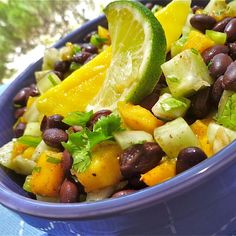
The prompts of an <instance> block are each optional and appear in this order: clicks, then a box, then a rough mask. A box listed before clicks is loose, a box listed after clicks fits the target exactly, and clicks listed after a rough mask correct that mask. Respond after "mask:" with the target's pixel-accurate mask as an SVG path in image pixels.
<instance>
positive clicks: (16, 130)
mask: <svg viewBox="0 0 236 236" xmlns="http://www.w3.org/2000/svg"><path fill="white" fill-rule="evenodd" d="M25 127H26V124H25V123H23V122H19V123H18V124H17V125H16V127H15V128H14V135H15V137H16V138H19V137H21V136H22V135H23V134H24V131H25Z"/></svg>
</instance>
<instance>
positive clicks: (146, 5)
mask: <svg viewBox="0 0 236 236" xmlns="http://www.w3.org/2000/svg"><path fill="white" fill-rule="evenodd" d="M145 7H146V8H148V9H149V10H152V8H153V4H152V3H151V2H148V3H146V4H145Z"/></svg>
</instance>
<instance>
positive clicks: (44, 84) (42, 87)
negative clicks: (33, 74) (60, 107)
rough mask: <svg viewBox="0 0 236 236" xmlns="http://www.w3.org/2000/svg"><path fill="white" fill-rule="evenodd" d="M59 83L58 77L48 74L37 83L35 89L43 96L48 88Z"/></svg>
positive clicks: (51, 73)
mask: <svg viewBox="0 0 236 236" xmlns="http://www.w3.org/2000/svg"><path fill="white" fill-rule="evenodd" d="M60 83H61V80H60V79H59V77H58V76H57V75H56V74H55V73H53V72H50V73H48V74H46V75H45V76H44V77H43V78H42V79H41V80H39V81H38V83H37V88H38V90H39V92H40V93H41V94H43V93H45V92H46V91H47V90H49V89H50V88H52V87H54V86H56V85H58V84H60Z"/></svg>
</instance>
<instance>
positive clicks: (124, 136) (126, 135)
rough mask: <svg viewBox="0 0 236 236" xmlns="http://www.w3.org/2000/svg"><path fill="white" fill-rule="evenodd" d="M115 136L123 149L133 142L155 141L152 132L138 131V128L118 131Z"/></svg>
mask: <svg viewBox="0 0 236 236" xmlns="http://www.w3.org/2000/svg"><path fill="white" fill-rule="evenodd" d="M114 137H115V140H116V141H117V143H118V144H119V145H120V147H121V148H122V149H126V148H127V147H129V146H131V145H133V144H138V143H144V142H153V141H154V140H153V137H152V135H151V134H149V133H147V132H145V131H138V130H127V131H120V132H116V133H115V134H114Z"/></svg>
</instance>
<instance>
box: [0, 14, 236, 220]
mask: <svg viewBox="0 0 236 236" xmlns="http://www.w3.org/2000/svg"><path fill="white" fill-rule="evenodd" d="M104 18H105V17H104V16H103V15H102V16H99V17H98V18H96V19H94V20H91V21H89V22H87V23H85V24H83V25H82V26H81V27H80V28H79V29H77V30H75V31H73V32H71V33H70V34H68V35H67V36H66V37H64V38H63V39H61V40H59V41H58V42H57V43H56V44H54V45H53V46H54V47H59V46H61V45H63V44H64V43H65V42H67V41H70V39H71V37H73V36H74V35H75V34H77V33H80V32H83V31H85V29H86V28H88V27H89V26H92V25H94V24H98V22H99V21H101V20H104ZM41 60H42V59H40V60H39V61H37V62H35V63H34V64H31V65H30V66H29V67H28V68H27V69H26V70H25V71H24V72H23V73H22V74H20V75H19V76H18V77H17V78H16V80H15V81H13V82H12V83H11V84H10V85H9V87H8V88H7V89H6V91H5V92H3V94H2V95H1V98H5V97H6V96H7V95H8V94H9V93H10V92H9V91H10V89H11V88H13V87H14V85H15V84H16V83H17V80H19V79H20V78H21V79H22V77H24V76H26V75H27V73H28V71H29V70H30V69H32V68H34V66H35V64H37V63H40V62H41ZM25 78H26V77H25ZM1 100H2V99H1ZM3 101H4V99H3ZM235 159H236V141H234V142H233V143H231V144H230V145H228V146H227V147H225V148H224V149H223V150H221V151H220V152H218V153H217V154H216V155H214V157H213V158H209V159H207V160H205V161H204V162H202V163H200V164H198V165H196V166H194V167H192V168H191V169H189V170H187V171H185V172H183V173H181V174H179V175H177V176H176V177H174V178H172V179H170V180H167V181H165V182H163V183H161V184H159V185H156V186H153V187H147V188H145V189H142V190H141V191H138V192H136V193H133V194H131V195H127V196H124V197H120V198H114V199H106V200H102V201H98V202H90V203H73V204H65V203H48V202H41V201H37V200H33V199H29V198H27V197H24V196H21V195H19V194H17V193H15V192H13V191H11V190H10V191H9V190H8V189H7V186H5V185H4V184H3V183H1V180H0V203H1V204H2V205H4V206H5V207H7V208H9V209H11V210H13V211H16V212H18V213H23V214H27V215H31V216H34V217H42V218H47V219H60V220H65V219H66V220H73V219H83V220H84V219H94V218H96V219H98V218H103V217H108V216H111V215H114V214H121V213H128V212H131V211H137V210H140V209H144V208H147V207H151V206H153V205H156V204H158V203H161V202H163V201H166V200H168V199H170V198H173V197H175V196H177V195H180V194H183V193H184V192H186V191H190V190H191V189H193V188H195V187H197V186H199V185H200V184H203V183H204V182H206V181H208V180H209V181H210V179H211V178H213V177H214V176H216V175H217V174H218V173H219V172H221V171H223V170H224V169H226V168H228V167H230V166H231V165H232V164H233V163H234V162H235Z"/></svg>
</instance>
